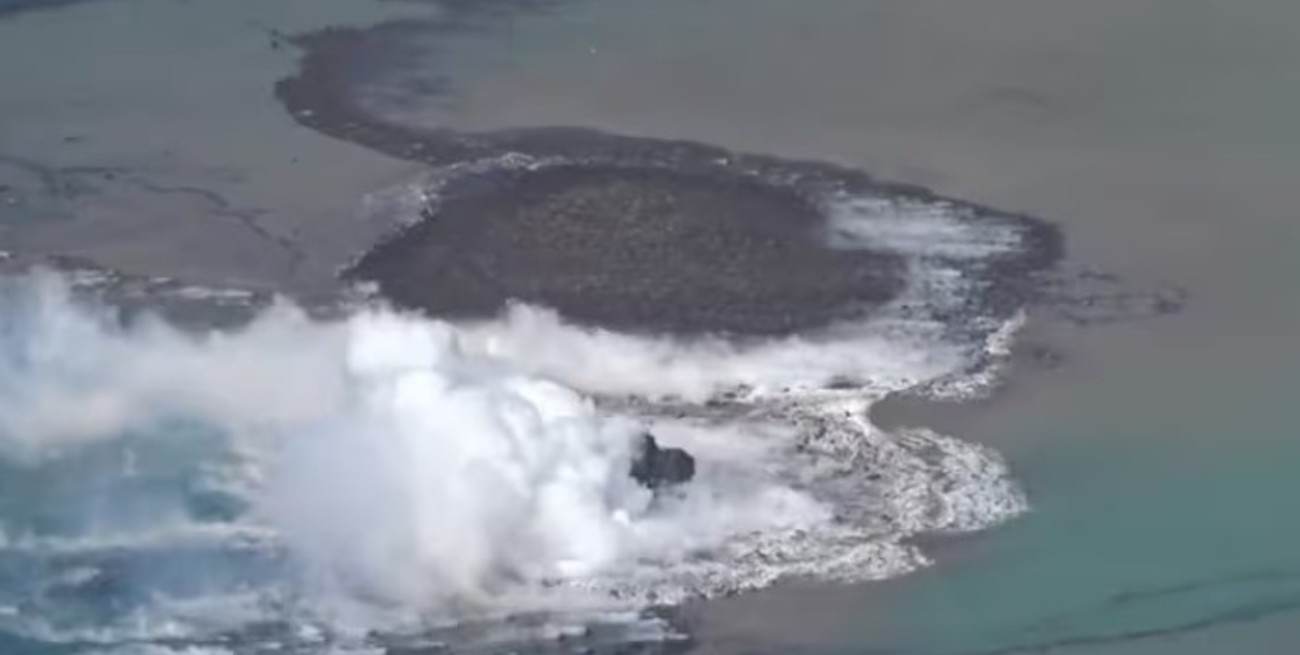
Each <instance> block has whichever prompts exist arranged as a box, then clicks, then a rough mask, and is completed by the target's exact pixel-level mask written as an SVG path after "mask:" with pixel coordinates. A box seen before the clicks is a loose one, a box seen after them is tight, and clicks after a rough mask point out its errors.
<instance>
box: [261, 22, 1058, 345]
mask: <svg viewBox="0 0 1300 655" xmlns="http://www.w3.org/2000/svg"><path fill="white" fill-rule="evenodd" d="M505 4H506V5H509V4H510V3H505ZM522 4H524V5H526V4H527V3H522ZM456 6H459V5H456ZM463 14H464V15H461V14H460V13H458V11H450V12H447V13H446V14H444V15H442V16H440V17H438V18H430V19H428V20H427V21H411V20H407V21H401V22H394V23H388V24H382V25H379V26H376V27H373V28H369V29H364V30H362V29H330V30H325V31H321V32H317V33H312V34H308V35H304V36H300V37H298V38H297V39H295V43H296V44H297V45H298V46H299V47H300V48H301V52H302V55H301V65H300V69H299V71H298V72H297V73H296V74H295V75H293V76H291V77H289V78H286V79H284V80H282V81H281V82H280V83H279V84H278V85H277V87H276V94H277V97H278V98H279V99H280V101H281V102H282V103H283V104H284V106H285V108H286V109H287V110H288V111H289V112H290V114H291V115H292V116H293V117H294V118H295V120H297V121H298V122H299V123H301V124H303V125H304V126H307V127H309V128H312V129H314V130H317V131H319V132H322V133H324V134H327V135H330V136H334V137H336V138H340V139H344V140H347V141H350V142H353V143H357V144H359V145H362V146H365V147H368V148H371V149H374V150H377V151H380V152H383V153H387V154H389V155H392V156H394V157H398V158H402V159H406V160H410V161H417V162H422V163H425V164H428V165H429V166H431V167H432V170H433V171H434V173H433V175H432V179H433V181H432V182H430V183H429V184H428V188H427V189H426V190H425V191H424V194H423V197H424V199H425V200H424V206H423V208H422V209H421V210H420V217H419V218H418V220H414V221H412V220H411V217H397V221H398V222H399V223H400V224H401V226H400V228H398V229H396V230H395V231H394V232H393V233H392V234H391V235H390V236H389V238H387V239H385V240H383V241H382V242H381V243H380V244H379V245H377V246H376V247H374V248H373V249H371V250H369V251H368V252H366V253H364V254H363V255H362V256H360V257H359V258H358V259H357V260H356V261H354V262H353V263H352V264H351V265H350V266H349V267H348V268H347V269H346V271H345V276H347V277H348V278H351V279H354V280H364V281H372V282H374V283H376V284H377V285H378V288H379V290H380V292H381V293H382V295H383V296H385V297H386V298H388V299H390V300H392V301H394V302H396V303H397V304H399V305H402V306H406V307H410V308H416V309H421V310H424V311H426V312H428V313H429V314H431V315H435V316H446V317H490V316H493V315H495V314H497V313H498V312H499V311H500V310H501V308H502V307H503V306H504V305H505V304H506V303H507V302H509V301H512V300H518V301H524V302H529V303H534V304H539V305H544V306H549V307H553V308H555V309H556V310H558V311H559V312H560V314H561V315H562V316H564V317H565V318H567V319H569V320H572V321H575V322H578V323H583V324H589V325H595V326H602V327H609V328H614V329H620V330H626V331H636V332H672V333H679V334H704V333H713V334H732V335H737V336H741V335H749V336H758V335H780V334H790V333H797V332H804V331H808V330H815V329H818V328H822V327H825V326H828V325H831V324H834V323H836V322H840V321H843V320H849V319H859V318H862V317H864V316H866V315H868V314H870V313H871V312H872V311H873V310H875V309H877V308H880V307H881V306H883V305H886V304H888V303H890V302H891V301H895V300H897V299H898V298H899V296H900V294H901V293H902V292H903V291H904V290H905V289H908V288H909V284H910V283H909V279H912V278H915V276H916V274H917V271H918V266H928V265H933V264H941V265H942V266H943V267H944V268H946V269H948V270H957V271H960V275H962V276H964V277H966V278H968V279H969V280H971V281H973V282H975V283H974V284H971V285H970V287H971V289H973V290H975V292H976V293H975V294H974V295H973V296H972V297H970V298H967V299H964V300H963V301H962V303H961V304H962V306H961V307H947V308H945V309H944V312H945V315H944V316H941V317H939V318H940V319H941V320H944V321H945V322H952V323H954V324H956V323H959V322H960V321H959V320H957V319H959V318H960V315H967V314H979V315H984V316H989V317H1006V316H1008V315H1009V314H1010V313H1011V312H1013V311H1014V310H1015V309H1016V308H1018V307H1019V306H1021V305H1022V304H1023V302H1024V301H1025V300H1026V299H1027V298H1028V297H1029V296H1031V295H1032V294H1033V293H1035V291H1036V289H1037V283H1036V282H1035V281H1034V279H1033V276H1032V275H1029V274H1030V273H1033V272H1034V271H1038V270H1041V269H1043V268H1046V267H1047V266H1049V265H1050V264H1052V263H1053V262H1055V261H1056V260H1057V259H1058V258H1059V256H1060V252H1061V244H1060V238H1059V235H1058V233H1057V232H1056V230H1055V229H1054V228H1053V227H1052V226H1050V225H1049V224H1047V223H1044V222H1042V221H1038V220H1035V219H1032V218H1029V217H1025V216H1019V215H1014V214H1009V213H1006V212H1001V211H997V210H993V209H989V208H985V207H980V206H976V205H972V204H969V203H963V202H959V201H954V200H950V199H946V198H942V197H939V196H936V195H935V194H933V193H931V192H930V191H928V190H926V189H923V188H918V187H913V186H908V185H899V184H891V183H884V182H880V181H877V180H875V179H873V178H871V177H870V176H869V175H867V174H865V173H863V172H861V171H858V170H854V169H849V168H845V167H840V166H835V165H830V164H824V163H818V162H796V161H788V160H782V159H778V158H773V157H767V156H758V155H742V154H737V153H733V152H730V151H727V150H724V149H721V148H717V147H713V146H709V145H705V144H700V143H694V142H683V141H665V140H656V139H647V138H634V137H626V136H620V135H612V134H607V133H602V132H598V131H595V130H588V129H581V128H530V129H510V130H500V131H494V132H480V133H462V132H458V131H454V130H449V129H445V128H440V127H437V126H421V125H409V124H404V123H401V122H399V121H397V120H394V119H391V118H389V117H387V116H386V115H385V113H384V111H383V110H382V108H381V107H380V105H381V104H382V103H381V102H379V101H377V100H376V99H375V98H374V97H372V96H382V98H383V99H384V101H391V100H392V98H393V97H394V95H400V94H401V93H402V92H403V88H402V86H401V80H402V79H405V78H404V77H403V75H404V73H407V72H409V70H408V69H412V68H415V67H418V66H427V65H428V62H427V61H425V60H422V59H420V58H419V56H418V55H417V54H412V53H418V52H420V49H419V48H416V47H413V46H412V45H411V44H413V43H417V42H418V39H419V38H421V37H424V38H428V37H430V36H431V35H434V36H436V34H437V33H439V32H444V31H448V30H453V29H456V28H457V27H458V26H459V25H460V23H462V22H470V23H472V22H473V21H475V20H482V19H483V17H482V15H481V14H480V13H478V12H477V11H475V10H473V9H471V8H469V7H466V8H465V9H464V10H463ZM378 90H382V93H381V92H380V91H378ZM408 92H409V93H410V94H411V95H412V96H414V97H413V98H407V99H405V100H404V101H406V102H416V101H418V100H419V97H420V94H427V93H429V90H428V85H416V86H415V87H413V88H411V89H409V90H408ZM846 199H858V200H867V201H869V202H877V203H884V205H885V206H886V207H889V206H897V205H900V204H901V205H905V206H908V207H912V208H914V209H915V208H918V207H919V208H923V209H927V210H928V209H932V210H934V211H937V212H940V213H943V214H946V215H952V216H956V217H959V219H960V220H961V221H964V222H966V223H968V224H970V225H974V226H983V227H986V228H987V229H985V230H983V232H988V233H993V232H998V231H1001V233H1008V232H1009V233H1013V234H1014V235H1016V236H1015V239H1014V241H1015V242H1016V243H1014V244H1010V245H1009V247H1007V248H1004V249H1001V250H1000V251H998V252H993V253H990V254H989V256H987V257H979V258H971V257H960V256H951V254H950V253H948V252H945V251H944V250H943V249H939V250H936V251H935V252H933V253H930V252H922V251H919V250H917V249H916V248H915V247H913V248H912V249H911V250H908V248H906V247H904V248H901V249H900V247H899V244H898V243H897V240H890V239H880V240H879V241H877V242H873V241H872V240H871V239H869V238H868V239H866V240H864V241H863V242H861V243H857V244H855V246H854V247H853V248H836V247H832V245H830V243H829V239H828V234H829V232H830V230H831V225H830V223H829V221H828V217H829V216H830V215H831V213H832V212H834V211H835V206H836V204H837V203H840V202H843V201H844V200H846ZM978 233H979V231H972V232H971V234H972V235H975V236H973V237H970V238H975V239H979V238H982V237H980V236H979V235H978ZM909 243H910V244H911V245H912V246H918V245H921V246H923V245H924V244H923V243H920V242H918V240H917V239H915V238H911V239H910V240H909ZM905 245H906V244H905ZM921 260H924V262H922V261H921ZM941 260H942V261H941ZM912 287H915V285H914V284H913V285H912ZM912 290H913V292H915V289H914V288H913V289H912Z"/></svg>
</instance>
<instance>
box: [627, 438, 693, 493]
mask: <svg viewBox="0 0 1300 655" xmlns="http://www.w3.org/2000/svg"><path fill="white" fill-rule="evenodd" d="M636 447H637V453H636V455H635V456H634V457H633V458H632V470H631V475H632V478H633V479H635V480H636V481H637V482H640V483H641V484H642V485H643V486H646V487H649V488H650V489H660V488H663V487H669V486H673V485H678V484H685V483H687V482H690V481H691V479H692V478H694V477H695V458H694V457H691V455H690V453H688V452H686V451H685V450H682V449H681V448H662V447H660V446H659V443H658V442H657V441H655V438H654V436H653V435H651V434H649V433H646V434H642V435H641V439H640V442H639V443H638V444H637V446H636Z"/></svg>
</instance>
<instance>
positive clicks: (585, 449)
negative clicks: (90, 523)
mask: <svg viewBox="0 0 1300 655" xmlns="http://www.w3.org/2000/svg"><path fill="white" fill-rule="evenodd" d="M0 309H2V310H3V311H2V312H0V457H3V458H5V459H6V460H9V461H12V462H21V463H24V465H26V466H30V467H40V466H42V465H43V462H49V461H57V460H59V458H61V457H64V456H66V454H67V453H69V452H76V451H78V450H79V449H85V448H90V447H93V446H95V445H96V444H103V443H106V442H112V441H113V440H120V439H124V438H126V437H127V436H129V435H138V434H152V435H155V436H154V438H155V439H162V440H166V439H169V438H170V439H185V438H188V437H186V436H185V435H184V434H183V433H182V432H181V431H175V426H176V425H177V424H178V423H179V424H190V425H198V426H201V427H202V428H203V430H202V431H204V432H205V433H212V432H215V433H217V434H219V435H220V436H221V438H222V439H223V440H224V441H225V443H226V444H227V447H228V449H229V452H230V453H232V458H233V460H234V461H235V462H236V463H237V464H238V466H239V467H240V469H241V470H240V471H239V472H238V475H235V474H234V473H232V474H231V475H232V477H238V478H239V479H240V480H242V481H243V482H244V484H245V487H244V488H242V489H241V490H239V491H238V493H243V494H246V495H247V497H246V498H243V499H241V500H242V501H245V502H246V504H247V506H248V508H249V509H248V510H247V511H246V512H244V513H241V514H240V515H238V516H235V517H233V518H232V517H226V518H222V519H217V520H220V521H233V522H236V523H240V524H244V523H247V524H250V525H254V526H257V527H261V528H266V529H268V530H270V531H272V533H273V534H274V535H275V538H276V540H277V541H278V542H279V543H281V544H282V545H283V547H284V548H285V549H286V552H288V553H289V554H290V557H291V561H292V563H293V568H294V570H296V571H297V572H298V575H299V576H300V579H299V583H300V584H305V585H307V586H308V588H309V590H310V592H311V593H312V594H317V595H320V596H321V597H327V598H336V599H344V600H345V601H346V603H348V604H353V605H356V604H360V605H369V606H375V607H381V608H382V607H397V608H405V609H413V610H416V611H424V610H427V609H430V608H434V609H445V608H465V607H471V608H472V607H489V606H492V605H493V604H494V603H500V602H503V601H501V599H502V598H507V597H518V596H519V595H520V594H521V590H522V591H523V592H528V593H533V592H536V591H537V590H539V589H544V588H546V587H548V586H551V585H555V584H557V583H559V584H563V583H564V581H579V582H580V581H582V580H584V579H589V578H591V577H592V576H599V575H601V574H604V573H606V572H609V571H614V570H617V571H622V572H623V573H625V574H626V573H628V572H629V571H635V570H638V567H645V566H651V567H653V566H671V565H672V563H673V562H680V561H682V558H686V557H689V556H691V555H692V553H695V554H696V555H698V553H699V552H702V549H703V550H707V549H708V548H710V547H716V546H718V545H720V544H722V543H724V542H725V541H726V540H727V539H729V538H731V537H734V536H736V535H746V534H752V533H756V532H761V531H764V530H771V529H777V530H781V529H801V528H804V527H808V526H812V525H816V524H821V523H825V522H827V521H829V520H830V519H831V514H830V512H829V511H828V510H827V508H826V507H824V506H823V505H822V504H821V503H820V502H819V501H817V500H815V499H813V498H812V497H811V496H810V495H808V494H807V493H805V492H802V491H798V490H796V489H793V488H790V487H787V486H785V485H784V484H781V483H778V482H776V481H774V480H771V479H768V478H766V477H764V476H763V475H762V471H761V467H755V469H754V471H753V472H750V473H743V472H742V473H740V474H738V473H737V472H736V470H734V469H735V466H734V465H732V464H729V463H726V462H713V463H710V462H708V461H703V462H702V471H701V475H700V476H699V479H698V480H697V481H696V482H692V483H691V484H690V485H688V487H689V489H687V490H684V491H680V492H678V493H674V494H667V495H665V496H664V497H662V498H655V497H654V495H653V494H652V493H651V492H650V491H649V490H648V489H645V488H643V487H641V486H640V485H638V484H637V483H636V482H635V481H634V480H633V479H632V478H631V477H630V476H629V475H628V471H629V467H630V461H631V457H632V447H633V444H634V443H636V439H637V437H638V435H639V434H640V432H641V431H642V430H643V429H644V426H643V425H642V424H641V423H640V422H638V421H636V420H633V419H631V418H628V417H622V416H617V415H609V414H607V413H605V412H602V411H599V410H598V409H597V407H596V405H595V404H594V403H593V402H592V400H591V399H590V398H588V397H587V396H585V395H583V393H582V392H580V391H578V390H575V389H580V390H582V391H587V392H591V391H604V392H607V393H616V394H617V393H643V394H647V395H674V396H681V397H689V398H702V397H704V396H706V395H708V394H710V393H712V392H714V391H716V390H718V389H722V388H726V387H728V386H731V385H735V384H751V385H759V386H761V385H762V384H766V383H769V382H771V383H775V382H776V381H777V380H779V379H782V377H783V376H789V375H791V374H794V375H795V377H798V376H799V375H803V376H804V377H805V378H806V379H808V380H813V379H817V378H824V377H826V376H828V375H832V374H834V373H835V372H836V371H837V370H841V369H843V368H845V367H846V366H862V365H864V362H865V361H866V358H870V357H877V356H881V355H880V353H874V354H873V353H872V352H871V351H870V349H869V348H868V349H861V350H859V351H858V355H857V357H856V358H853V357H850V358H849V359H848V360H846V359H845V357H844V356H843V354H841V355H838V356H834V355H824V356H821V359H812V360H809V359H808V358H807V357H804V356H802V355H800V354H798V352H799V351H798V346H797V344H796V345H795V354H793V355H788V354H781V353H778V352H777V349H776V348H772V349H771V350H770V351H764V350H763V349H762V348H761V347H760V348H759V349H757V350H755V351H754V353H756V354H754V355H753V356H752V357H740V356H738V351H736V350H735V349H732V348H729V347H727V346H725V345H723V344H720V343H711V342H699V343H695V344H684V345H683V344H676V343H674V342H672V341H669V340H653V339H645V338H637V337H628V336H620V335H613V334H609V333H604V332H600V331H594V330H582V329H578V328H574V327H572V326H566V325H564V324H562V323H561V322H560V321H558V319H556V318H555V317H554V315H553V314H550V313H548V312H543V311H539V310H535V309H531V308H525V307H518V308H515V309H513V310H512V311H511V313H510V314H509V315H507V316H505V317H504V318H502V319H501V320H498V321H490V322H482V323H476V324H472V325H455V324H449V323H444V322H439V321H431V320H427V319H424V318H419V317H415V316H412V315H406V314H401V313H397V312H393V311H391V310H387V309H383V308H363V309H358V310H356V311H355V312H353V313H352V314H351V315H350V316H348V317H346V318H344V319H339V320H332V321H318V320H313V319H311V318H309V317H307V316H306V315H305V314H304V313H303V312H301V311H300V310H298V309H296V308H294V307H292V306H289V305H286V304H280V305H276V306H274V307H271V308H270V309H268V310H267V311H265V312H264V313H262V314H261V315H260V316H258V317H257V318H256V319H255V320H253V321H252V322H251V323H249V324H248V325H246V326H244V327H241V328H238V329H235V330H228V331H211V332H187V331H182V330H180V329H177V328H175V327H173V326H171V325H168V324H167V323H165V322H163V321H162V320H159V319H156V318H148V317H145V318H141V319H137V320H133V321H132V322H130V323H129V324H123V323H122V322H121V321H119V320H118V319H117V317H116V316H115V315H114V314H113V312H111V311H110V310H108V309H106V308H104V307H102V306H98V305H95V304H93V303H87V302H84V301H79V300H77V299H75V298H74V297H73V294H72V293H71V291H70V290H69V288H68V287H67V285H66V284H65V283H64V282H63V281H62V280H61V279H59V278H58V277H57V276H55V275H39V276H35V277H32V278H26V279H22V280H18V281H9V282H5V283H4V288H3V290H0ZM792 343H793V342H792ZM814 350H815V349H814V347H813V346H812V345H811V344H810V345H808V346H807V351H806V352H807V353H811V352H814ZM810 361H811V363H809V362H810ZM819 367H820V368H819ZM900 367H901V365H900ZM901 374H902V373H901V368H900V375H901ZM759 456H761V453H759V454H755V455H753V457H759ZM741 459H742V460H743V458H741ZM132 466H135V465H134V464H132ZM728 466H732V468H731V469H729V468H728ZM130 468H131V467H128V466H126V465H123V467H122V468H121V470H120V471H118V472H116V473H113V475H117V476H120V477H123V478H129V477H131V476H137V475H138V472H136V471H134V470H130ZM100 487H102V485H98V483H95V484H91V483H90V482H87V486H86V490H85V494H84V496H85V497H84V499H83V500H84V501H85V502H86V503H87V506H88V507H94V508H101V506H102V505H103V504H104V503H103V502H102V499H98V498H97V497H96V496H95V494H96V491H95V490H96V489H97V488H100ZM65 501H66V499H65ZM110 510H111V508H108V509H105V510H104V511H106V512H107V514H106V515H105V516H106V517H107V518H105V520H101V521H98V522H96V523H95V525H96V526H97V527H96V528H95V529H96V530H100V531H101V532H103V531H107V532H110V533H111V532H112V531H113V530H115V529H122V530H131V529H138V521H137V522H134V523H132V524H131V525H129V526H128V525H125V524H115V523H114V521H113V520H111V519H112V516H113V515H112V512H111V511H110ZM3 520H5V517H3V516H0V521H3ZM194 520H195V521H200V520H205V521H206V520H213V519H197V518H196V519H194ZM0 527H2V526H0ZM32 536H38V537H39V536H40V535H32ZM86 536H87V538H90V537H92V536H99V537H102V536H104V535H86ZM120 536H121V535H116V537H120ZM581 587H582V585H581V584H575V585H574V588H581Z"/></svg>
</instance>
